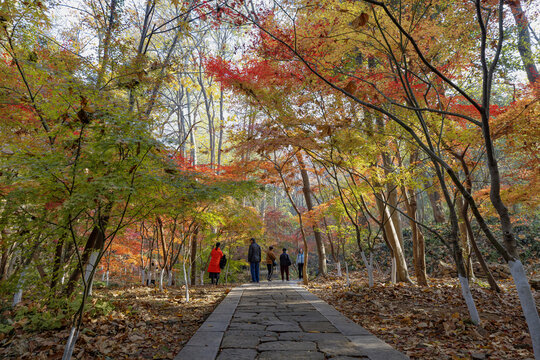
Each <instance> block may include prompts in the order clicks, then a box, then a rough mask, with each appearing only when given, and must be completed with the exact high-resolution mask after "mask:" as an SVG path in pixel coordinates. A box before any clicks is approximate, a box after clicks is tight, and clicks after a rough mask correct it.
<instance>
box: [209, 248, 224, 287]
mask: <svg viewBox="0 0 540 360" xmlns="http://www.w3.org/2000/svg"><path fill="white" fill-rule="evenodd" d="M220 245H221V244H220V243H216V247H215V248H213V249H212V252H211V253H210V263H209V264H208V273H209V274H210V281H211V283H212V284H216V285H217V284H218V281H219V273H221V268H220V267H219V263H220V261H221V258H222V257H223V251H221V249H220V248H219V247H220Z"/></svg>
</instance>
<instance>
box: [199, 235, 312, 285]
mask: <svg viewBox="0 0 540 360" xmlns="http://www.w3.org/2000/svg"><path fill="white" fill-rule="evenodd" d="M250 241H251V244H250V245H249V250H248V262H249V270H250V273H251V282H255V283H258V282H259V266H260V263H261V260H262V252H261V247H260V246H259V244H257V242H256V241H255V239H254V238H251V240H250ZM220 246H221V244H220V243H219V242H218V243H216V245H215V247H214V248H213V249H212V251H211V253H210V262H209V264H208V273H209V275H210V281H211V283H212V284H215V285H217V284H218V281H219V275H220V273H221V270H222V269H223V268H224V267H225V264H226V263H227V260H226V259H227V258H226V257H225V255H224V254H223V251H221V249H220ZM276 260H277V257H276V255H275V254H274V247H273V246H270V247H269V248H268V251H267V252H266V267H267V269H268V276H267V280H268V281H272V275H273V274H274V268H275V267H276V266H277V263H276ZM291 265H292V261H291V258H290V256H289V254H287V249H286V248H283V252H282V254H281V255H280V256H279V269H280V270H281V281H285V279H286V280H287V281H289V267H290V266H291ZM296 265H297V267H298V276H299V279H300V280H301V279H302V278H303V276H302V274H303V273H302V271H303V268H304V251H303V249H299V250H298V255H297V256H296Z"/></svg>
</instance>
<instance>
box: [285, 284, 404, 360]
mask: <svg viewBox="0 0 540 360" xmlns="http://www.w3.org/2000/svg"><path fill="white" fill-rule="evenodd" d="M290 286H291V287H292V288H294V289H295V290H296V291H297V292H298V293H299V294H300V296H302V298H303V299H304V300H306V301H308V302H309V303H310V304H311V305H313V306H314V307H315V309H317V311H319V312H320V313H321V314H322V315H323V316H324V317H325V318H326V319H328V321H330V323H332V325H334V326H335V327H336V328H337V329H338V330H339V331H340V332H341V333H342V334H343V335H345V337H347V339H349V340H350V341H351V342H352V343H353V344H354V345H356V346H358V347H360V348H361V349H362V350H364V351H365V355H366V356H368V357H369V358H370V359H371V360H407V359H410V358H409V357H408V356H406V355H405V354H403V353H401V352H399V351H397V350H396V349H394V348H393V347H392V346H391V345H389V344H387V343H386V342H384V341H382V340H381V339H379V338H378V337H376V336H375V335H373V334H372V333H370V332H369V331H367V330H366V329H364V328H363V327H362V326H360V325H358V324H357V323H355V322H354V321H352V320H351V319H349V318H348V317H346V316H345V315H343V314H342V313H340V312H339V311H337V310H336V309H335V308H334V307H333V306H332V305H330V304H328V303H327V302H325V301H324V300H322V299H320V298H319V297H318V296H317V295H315V294H313V293H311V292H309V291H308V290H306V289H305V288H304V287H302V286H300V285H298V284H290Z"/></svg>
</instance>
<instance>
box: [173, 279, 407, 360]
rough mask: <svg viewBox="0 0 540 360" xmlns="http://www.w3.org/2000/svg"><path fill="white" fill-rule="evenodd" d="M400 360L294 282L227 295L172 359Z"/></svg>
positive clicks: (247, 288)
mask: <svg viewBox="0 0 540 360" xmlns="http://www.w3.org/2000/svg"><path fill="white" fill-rule="evenodd" d="M215 359H217V360H229V359H232V360H253V359H261V360H263V359H271V360H280V359H287V360H304V359H305V360H323V359H333V360H349V359H365V360H367V359H370V360H402V359H408V357H407V356H405V355H403V354H402V353H400V352H398V351H396V350H395V349H393V348H392V347H391V346H390V345H388V344H386V343H385V342H383V341H382V340H379V339H378V338H377V337H375V336H374V335H373V334H371V333H370V332H368V331H367V330H366V329H364V328H362V327H361V326H359V325H357V324H356V323H354V322H353V321H351V320H349V319H348V318H346V317H345V316H343V315H342V314H341V313H340V312H338V311H337V310H336V309H334V308H333V307H332V306H330V305H328V304H327V303H325V302H324V301H322V300H321V299H319V298H318V297H317V296H315V295H313V294H312V293H310V292H308V291H307V290H305V289H304V288H303V287H300V286H298V285H296V284H295V283H292V282H291V283H282V282H276V283H271V282H264V283H260V284H251V285H242V286H240V287H237V288H234V289H232V290H231V291H230V293H229V294H228V295H227V297H226V298H225V299H224V300H223V301H222V302H221V304H219V306H218V307H217V308H216V309H215V310H214V312H213V313H212V314H211V315H210V316H209V317H208V319H207V320H206V321H205V322H204V324H203V325H202V326H201V327H200V328H199V330H198V331H197V332H196V333H195V335H193V337H192V338H191V339H190V340H189V342H188V343H187V344H186V346H184V348H183V349H182V351H180V353H179V354H178V355H177V356H176V357H175V360H215Z"/></svg>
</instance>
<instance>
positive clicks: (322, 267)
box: [296, 153, 327, 276]
mask: <svg viewBox="0 0 540 360" xmlns="http://www.w3.org/2000/svg"><path fill="white" fill-rule="evenodd" d="M296 159H297V160H298V163H299V165H300V175H301V176H302V183H303V187H302V191H303V192H304V198H305V200H306V206H307V208H308V210H309V211H311V210H313V201H312V199H311V185H310V183H309V176H308V173H307V170H306V165H305V163H304V159H302V155H301V154H300V153H297V154H296ZM313 234H314V236H315V243H316V244H317V254H318V255H319V275H322V276H324V275H326V273H327V269H326V249H325V247H324V242H323V239H322V236H321V232H320V230H319V229H318V227H317V226H315V225H314V226H313Z"/></svg>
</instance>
